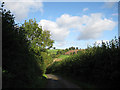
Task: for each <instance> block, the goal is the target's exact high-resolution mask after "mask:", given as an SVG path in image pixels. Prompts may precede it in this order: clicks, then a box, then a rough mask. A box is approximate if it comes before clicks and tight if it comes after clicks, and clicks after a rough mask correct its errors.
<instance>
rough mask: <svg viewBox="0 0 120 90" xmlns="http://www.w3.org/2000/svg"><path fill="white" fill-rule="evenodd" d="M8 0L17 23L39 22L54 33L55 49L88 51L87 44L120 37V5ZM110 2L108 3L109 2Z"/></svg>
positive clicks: (8, 5)
mask: <svg viewBox="0 0 120 90" xmlns="http://www.w3.org/2000/svg"><path fill="white" fill-rule="evenodd" d="M4 1H5V8H7V9H10V10H11V12H12V13H13V14H14V16H15V21H16V23H19V24H23V23H24V21H25V20H29V19H34V18H35V19H36V21H37V23H38V24H39V26H42V29H43V30H48V31H50V32H51V38H52V39H53V40H54V41H55V43H54V44H53V47H56V49H65V48H69V47H71V46H74V47H78V48H79V49H80V48H81V49H85V48H87V46H88V45H91V46H92V45H93V44H94V43H95V42H96V43H101V40H103V41H109V40H111V39H114V37H115V36H116V37H118V2H117V1H116V2H47V1H46V2H42V1H41V2H38V1H35V0H31V2H30V1H29V2H28V1H24V0H17V2H15V1H13V2H7V0H4ZM107 1H108V0H107Z"/></svg>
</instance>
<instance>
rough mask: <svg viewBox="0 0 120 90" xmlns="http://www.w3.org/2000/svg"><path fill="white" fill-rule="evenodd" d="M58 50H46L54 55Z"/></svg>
mask: <svg viewBox="0 0 120 90" xmlns="http://www.w3.org/2000/svg"><path fill="white" fill-rule="evenodd" d="M58 50H59V49H50V50H48V53H49V54H56V53H57V51H58Z"/></svg>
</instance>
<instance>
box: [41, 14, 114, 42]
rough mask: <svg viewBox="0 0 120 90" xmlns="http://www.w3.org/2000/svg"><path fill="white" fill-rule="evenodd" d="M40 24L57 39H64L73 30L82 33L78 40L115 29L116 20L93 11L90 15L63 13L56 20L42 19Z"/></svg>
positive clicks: (93, 37)
mask: <svg viewBox="0 0 120 90" xmlns="http://www.w3.org/2000/svg"><path fill="white" fill-rule="evenodd" d="M39 25H41V26H42V28H43V29H46V30H49V31H50V32H51V34H52V38H53V39H54V40H56V41H64V40H65V39H66V37H67V36H68V35H69V33H70V32H71V29H72V30H77V33H80V34H79V36H78V40H89V39H96V38H98V37H100V36H101V35H102V32H104V31H105V30H113V28H114V27H115V26H116V22H114V21H112V20H110V19H107V18H103V15H102V14H101V13H93V14H91V15H90V16H87V15H83V16H81V17H80V16H70V15H69V14H63V15H61V16H60V17H58V18H57V19H56V21H50V20H41V21H40V22H39Z"/></svg>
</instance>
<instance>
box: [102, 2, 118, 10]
mask: <svg viewBox="0 0 120 90" xmlns="http://www.w3.org/2000/svg"><path fill="white" fill-rule="evenodd" d="M116 3H117V0H115V1H114V2H105V3H104V5H103V8H112V7H113V6H114V5H115V4H116Z"/></svg>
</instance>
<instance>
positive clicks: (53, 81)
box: [46, 74, 81, 90]
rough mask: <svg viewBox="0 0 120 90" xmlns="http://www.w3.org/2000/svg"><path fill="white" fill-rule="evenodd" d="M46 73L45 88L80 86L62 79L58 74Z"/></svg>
mask: <svg viewBox="0 0 120 90" xmlns="http://www.w3.org/2000/svg"><path fill="white" fill-rule="evenodd" d="M46 75H47V77H48V78H47V86H46V88H80V87H79V86H77V85H75V84H73V83H72V82H69V81H67V80H64V79H63V78H61V77H60V76H57V75H53V74H46ZM80 90H81V89H80Z"/></svg>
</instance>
